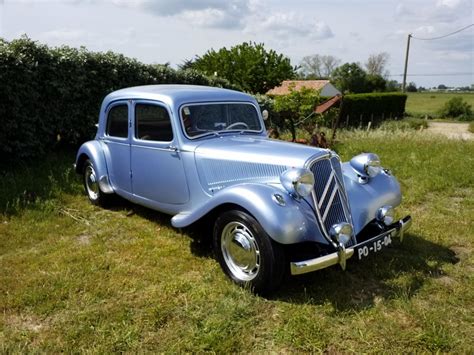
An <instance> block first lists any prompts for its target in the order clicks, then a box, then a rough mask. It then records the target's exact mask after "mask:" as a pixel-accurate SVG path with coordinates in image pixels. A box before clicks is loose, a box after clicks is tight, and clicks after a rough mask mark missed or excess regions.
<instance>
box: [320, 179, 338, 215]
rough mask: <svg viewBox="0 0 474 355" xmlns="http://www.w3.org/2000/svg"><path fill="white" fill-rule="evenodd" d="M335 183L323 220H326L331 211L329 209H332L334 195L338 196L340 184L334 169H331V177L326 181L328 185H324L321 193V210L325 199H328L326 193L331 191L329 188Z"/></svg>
mask: <svg viewBox="0 0 474 355" xmlns="http://www.w3.org/2000/svg"><path fill="white" fill-rule="evenodd" d="M331 185H333V188H332V190H331V192H330V195H329V201H328V203H327V204H326V208H325V210H324V213H323V215H322V217H321V218H322V220H323V222H325V221H326V217H327V215H328V213H329V210H330V209H331V205H332V202H333V201H334V197H336V193H337V192H338V191H339V184H338V182H337V178H336V174H334V170H331V174H330V175H329V178H328V180H327V182H326V186H325V187H324V190H323V193H322V195H321V199H320V200H319V204H318V208H319V210H320V211H321V207H322V206H323V203H324V200H325V199H326V195H327V194H328V192H329V188H330V187H331Z"/></svg>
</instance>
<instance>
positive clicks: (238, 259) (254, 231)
mask: <svg viewBox="0 0 474 355" xmlns="http://www.w3.org/2000/svg"><path fill="white" fill-rule="evenodd" d="M213 242H214V250H215V252H216V255H217V259H218V260H219V263H220V265H221V267H222V269H223V270H224V272H225V273H226V274H227V275H228V276H229V277H230V278H231V279H232V280H233V281H234V282H235V283H237V284H238V285H240V286H244V287H249V288H250V289H251V290H252V291H254V292H255V293H258V294H269V293H271V292H272V291H274V290H276V289H277V288H278V287H279V286H280V284H281V282H282V280H283V276H284V271H285V268H286V262H285V254H284V251H283V249H282V246H281V245H279V244H277V243H275V242H274V241H273V240H272V239H271V238H270V237H269V236H268V234H267V233H266V232H265V231H264V230H263V228H262V227H261V226H260V224H259V223H258V222H257V221H256V220H255V218H253V217H252V216H251V215H249V214H248V213H246V212H244V211H240V210H231V211H227V212H224V213H222V214H221V215H220V216H219V217H218V218H217V220H216V223H215V226H214V233H213Z"/></svg>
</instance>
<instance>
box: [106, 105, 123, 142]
mask: <svg viewBox="0 0 474 355" xmlns="http://www.w3.org/2000/svg"><path fill="white" fill-rule="evenodd" d="M107 135H109V136H112V137H120V138H127V137H128V106H127V105H117V106H114V107H112V108H111V109H110V111H109V114H108V115H107Z"/></svg>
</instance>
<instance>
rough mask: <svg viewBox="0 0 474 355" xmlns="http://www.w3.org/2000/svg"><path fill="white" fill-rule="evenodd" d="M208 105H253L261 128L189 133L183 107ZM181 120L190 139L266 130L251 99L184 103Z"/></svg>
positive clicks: (186, 135) (180, 111) (182, 126)
mask: <svg viewBox="0 0 474 355" xmlns="http://www.w3.org/2000/svg"><path fill="white" fill-rule="evenodd" d="M206 105H249V106H252V107H253V109H254V110H255V113H256V118H257V121H258V124H259V126H260V129H259V130H255V129H245V128H235V129H225V128H223V129H216V130H207V131H205V132H203V133H202V134H197V135H193V136H191V135H189V134H188V132H186V126H185V123H184V117H183V109H184V108H185V107H190V106H206ZM179 120H180V125H181V130H182V131H183V134H184V135H185V137H186V138H188V139H190V140H194V139H199V138H203V137H209V136H220V135H221V134H223V133H224V134H225V133H235V132H240V133H242V134H244V133H250V134H260V133H262V132H263V130H264V125H263V122H262V118H261V117H260V114H259V109H258V107H257V106H256V105H255V104H254V103H252V102H249V101H205V102H189V103H184V104H182V105H181V106H180V107H179ZM216 123H217V122H216Z"/></svg>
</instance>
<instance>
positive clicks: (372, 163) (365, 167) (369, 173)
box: [350, 153, 382, 178]
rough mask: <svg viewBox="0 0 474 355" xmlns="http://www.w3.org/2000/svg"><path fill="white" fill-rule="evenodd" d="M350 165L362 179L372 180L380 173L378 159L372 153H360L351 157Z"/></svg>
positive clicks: (380, 168)
mask: <svg viewBox="0 0 474 355" xmlns="http://www.w3.org/2000/svg"><path fill="white" fill-rule="evenodd" d="M350 165H351V166H352V168H353V169H354V170H355V171H356V172H357V174H358V175H359V176H361V177H364V178H374V177H376V176H377V175H379V174H380V173H381V172H382V164H381V162H380V158H379V156H378V155H377V154H374V153H362V154H359V155H356V156H355V157H353V158H352V159H351V161H350Z"/></svg>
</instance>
